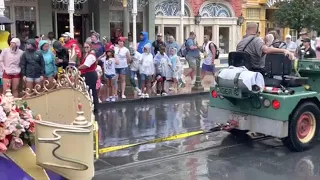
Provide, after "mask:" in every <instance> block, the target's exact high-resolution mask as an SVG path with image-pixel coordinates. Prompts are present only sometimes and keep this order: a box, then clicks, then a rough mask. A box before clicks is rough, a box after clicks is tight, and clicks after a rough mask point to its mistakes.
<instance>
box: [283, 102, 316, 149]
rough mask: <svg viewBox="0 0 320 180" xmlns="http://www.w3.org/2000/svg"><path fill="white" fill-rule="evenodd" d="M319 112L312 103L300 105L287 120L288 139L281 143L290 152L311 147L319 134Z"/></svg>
mask: <svg viewBox="0 0 320 180" xmlns="http://www.w3.org/2000/svg"><path fill="white" fill-rule="evenodd" d="M319 118H320V110H319V108H318V107H317V106H316V105H315V104H314V103H312V102H306V103H303V104H301V105H300V106H299V107H298V108H297V109H296V110H295V112H294V113H293V115H292V117H291V119H289V132H288V137H286V138H283V139H282V142H283V144H284V145H285V146H287V147H288V148H289V149H290V150H292V151H297V152H301V151H305V150H308V149H310V148H312V147H313V145H314V143H315V141H316V137H317V135H318V132H319V125H318V123H319V122H320V121H319V120H320V119H319Z"/></svg>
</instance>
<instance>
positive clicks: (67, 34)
mask: <svg viewBox="0 0 320 180" xmlns="http://www.w3.org/2000/svg"><path fill="white" fill-rule="evenodd" d="M61 36H62V37H72V34H71V33H69V32H65V33H63V34H61Z"/></svg>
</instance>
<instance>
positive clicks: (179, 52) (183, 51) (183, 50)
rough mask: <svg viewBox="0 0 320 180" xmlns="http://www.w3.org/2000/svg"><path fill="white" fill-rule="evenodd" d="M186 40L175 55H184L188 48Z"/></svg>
mask: <svg viewBox="0 0 320 180" xmlns="http://www.w3.org/2000/svg"><path fill="white" fill-rule="evenodd" d="M187 41H188V40H186V41H185V42H184V43H183V45H182V46H181V48H180V50H179V51H178V53H177V55H178V56H180V57H186V55H187V53H188V50H187V45H186V44H187Z"/></svg>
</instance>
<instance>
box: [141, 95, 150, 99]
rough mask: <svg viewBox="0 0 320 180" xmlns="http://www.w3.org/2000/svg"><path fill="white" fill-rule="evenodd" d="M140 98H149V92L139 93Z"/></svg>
mask: <svg viewBox="0 0 320 180" xmlns="http://www.w3.org/2000/svg"><path fill="white" fill-rule="evenodd" d="M141 98H149V94H141Z"/></svg>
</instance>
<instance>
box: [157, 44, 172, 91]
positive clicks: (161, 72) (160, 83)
mask: <svg viewBox="0 0 320 180" xmlns="http://www.w3.org/2000/svg"><path fill="white" fill-rule="evenodd" d="M165 52H166V47H165V46H160V49H159V51H158V53H157V55H156V56H155V57H154V63H155V69H156V71H155V72H156V74H155V75H156V76H155V78H156V81H155V83H156V85H157V96H160V95H162V96H166V95H167V93H166V91H165V89H164V85H165V82H166V78H167V77H166V75H167V71H168V68H169V66H168V63H169V61H170V59H169V57H168V56H167V54H166V53H165Z"/></svg>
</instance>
